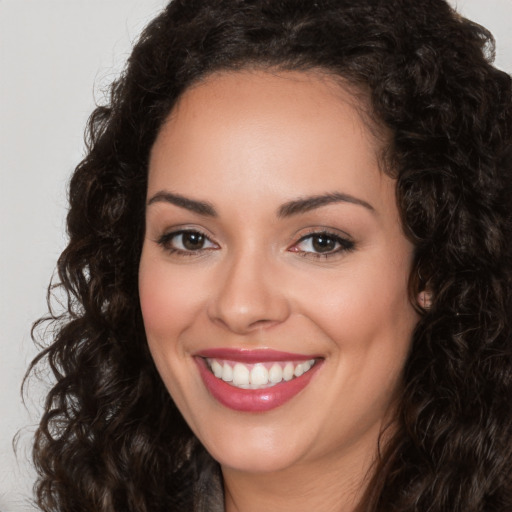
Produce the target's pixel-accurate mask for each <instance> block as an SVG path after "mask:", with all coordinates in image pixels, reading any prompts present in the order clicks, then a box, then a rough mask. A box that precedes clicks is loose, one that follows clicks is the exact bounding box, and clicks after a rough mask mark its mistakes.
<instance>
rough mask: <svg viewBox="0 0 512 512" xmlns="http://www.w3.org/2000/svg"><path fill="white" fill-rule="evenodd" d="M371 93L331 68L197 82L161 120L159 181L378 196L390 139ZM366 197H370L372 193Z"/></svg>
mask: <svg viewBox="0 0 512 512" xmlns="http://www.w3.org/2000/svg"><path fill="white" fill-rule="evenodd" d="M363 107H364V105H363V100H362V99H361V95H358V96H356V95H355V94H354V93H353V92H351V90H350V89H349V88H348V87H344V86H343V85H342V84H340V81H339V80H334V79H333V78H332V77H330V76H328V75H326V74H325V73H322V74H321V73H316V72H307V73H306V72H276V73H271V72H269V71H261V70H254V71H242V72H229V73H228V72H226V73H219V74H214V75H212V76H209V77H208V78H207V79H206V80H204V81H203V82H200V83H198V84H196V85H195V86H193V87H191V88H189V89H188V90H187V91H186V92H185V93H184V94H183V96H182V97H181V98H180V100H179V102H178V103H177V105H176V106H175V107H174V109H173V110H172V112H171V114H170V115H169V117H168V119H167V121H166V123H165V124H164V126H163V127H162V129H161V131H160V133H159V136H158V137H157V140H156V142H155V145H154V147H153V150H152V154H151V160H150V175H149V189H150V190H149V193H151V192H153V193H154V192H156V191H157V190H156V189H158V188H162V187H167V188H169V187H170V188H173V189H175V188H178V189H179V191H180V192H183V193H189V194H190V193H192V194H195V195H197V193H203V191H205V192H207V193H208V194H209V195H214V194H215V191H216V190H217V189H218V188H219V187H222V190H223V192H225V191H226V187H227V188H228V189H229V188H232V189H233V191H234V189H235V188H237V190H236V192H237V193H242V194H246V197H247V198H249V197H251V195H252V192H254V191H255V190H258V192H259V193H274V192H276V190H283V191H284V190H286V193H287V194H288V195H290V196H302V195H305V194H306V193H307V194H308V195H311V194H315V193H318V194H321V193H325V192H326V191H331V190H334V189H339V188H343V189H344V190H343V192H346V193H352V194H354V195H359V196H360V197H361V196H362V197H361V198H362V199H368V200H369V199H372V197H371V196H372V195H373V196H375V197H373V201H380V198H379V197H378V196H379V195H380V191H381V189H382V185H383V180H384V181H387V180H388V179H389V178H387V177H386V176H385V175H384V174H383V173H382V172H381V171H380V166H379V153H380V151H381V148H382V141H380V140H379V139H378V138H377V137H376V136H375V130H372V129H370V127H369V125H368V122H367V121H366V120H365V119H364V117H363V114H362V111H363V109H364V108H363ZM364 196H366V197H364Z"/></svg>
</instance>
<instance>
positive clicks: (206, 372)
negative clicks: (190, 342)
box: [195, 357, 321, 412]
mask: <svg viewBox="0 0 512 512" xmlns="http://www.w3.org/2000/svg"><path fill="white" fill-rule="evenodd" d="M195 361H196V363H197V366H198V368H199V373H200V375H201V378H202V379H203V382H204V385H205V386H206V388H207V389H208V391H209V392H210V394H211V395H212V396H213V397H214V398H215V399H216V400H217V401H218V402H220V403H221V404H222V405H224V406H225V407H228V408H229V409H233V410H235V411H242V412H265V411H270V410H272V409H275V408H276V407H280V406H281V405H283V404H285V403H286V402H288V401H289V400H291V399H292V398H293V397H294V396H296V395H298V394H299V393H300V392H301V391H302V390H303V389H304V388H305V387H306V386H307V385H308V384H309V382H310V381H311V379H312V377H313V375H314V374H315V373H316V372H317V370H318V369H319V368H320V366H321V363H320V362H318V361H317V363H316V364H315V365H314V366H313V367H312V368H311V369H310V370H308V371H307V372H306V373H304V374H302V375H301V376H300V377H296V378H294V379H292V380H289V381H282V382H280V383H279V384H275V385H274V386H271V387H268V388H264V389H240V388H237V387H235V386H231V385H230V384H227V383H226V382H224V381H223V380H221V379H218V378H217V377H215V376H214V375H213V373H212V372H211V371H210V369H209V368H208V366H207V364H206V361H205V360H204V359H203V358H202V357H196V358H195Z"/></svg>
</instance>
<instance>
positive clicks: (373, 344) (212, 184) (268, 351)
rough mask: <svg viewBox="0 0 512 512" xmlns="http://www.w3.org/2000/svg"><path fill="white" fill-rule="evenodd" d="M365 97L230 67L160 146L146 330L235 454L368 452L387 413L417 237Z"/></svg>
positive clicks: (170, 125)
mask: <svg viewBox="0 0 512 512" xmlns="http://www.w3.org/2000/svg"><path fill="white" fill-rule="evenodd" d="M356 105H357V101H356V99H355V98H354V97H353V96H351V95H350V93H349V92H347V91H346V90H344V89H343V88H341V86H340V85H337V84H335V83H334V82H333V81H332V80H331V79H328V78H326V77H322V76H321V75H319V74H314V73H291V72H283V73H278V74H275V73H270V72H264V71H253V72H249V71H247V72H233V73H223V74H217V75H214V76H212V77H210V78H209V79H207V80H206V81H205V82H202V83H201V84H199V85H196V86H194V87H193V88H190V89H189V90H188V91H187V92H185V94H184V95H183V96H182V98H181V100H180V101H179V104H178V105H177V106H176V107H175V108H174V110H173V111H172V113H171V115H170V116H169V118H168V120H167V122H166V123H165V125H164V126H163V128H162V129H161V131H160V133H159V135H158V138H157V140H156V143H155V145H154V147H153V150H152V154H151V160H150V166H149V185H148V194H147V218H146V237H145V240H144V247H143V251H142V257H141V261H140V275H139V286H140V300H141V307H142V313H143V317H144V322H145V328H146V333H147V339H148V343H149V347H150V350H151V353H152V356H153V358H154V361H155V363H156V366H157V368H158V371H159V373H160V375H161V377H162V379H163V382H164V383H165V385H166V387H167V388H168V390H169V392H170V394H171V395H172V398H173V399H174V401H175V403H176V405H177V406H178V408H179V409H180V411H181V413H182V414H183V416H184V417H185V419H186V421H187V422H188V424H189V425H190V427H191V428H192V430H193V431H194V432H195V434H196V435H197V437H198V438H199V439H200V441H201V442H202V443H203V444H204V446H205V447H206V448H207V449H208V451H209V452H210V453H211V454H212V455H213V457H214V458H216V459H217V460H218V461H219V462H220V463H221V464H222V465H223V467H224V469H226V468H231V469H232V470H238V471H251V472H254V471H256V472H261V471H263V472H268V471H278V470H284V469H286V468H290V467H299V466H302V467H304V465H305V464H317V463H322V464H324V463H327V462H329V461H330V462H331V463H332V464H334V465H336V464H337V463H338V462H337V461H343V460H344V461H347V460H350V459H351V457H352V460H353V461H364V460H365V461H368V460H370V459H371V458H372V457H373V456H374V454H375V451H376V442H377V437H378V434H379V432H380V430H381V428H382V427H383V424H384V423H386V422H387V421H389V419H390V410H391V409H392V405H393V401H394V399H396V396H397V393H399V388H400V377H401V372H402V368H403V365H404V361H405V359H406V356H407V353H408V350H409V345H410V340H411V334H412V331H413V328H414V326H415V324H416V322H417V316H416V314H415V312H414V309H413V307H412V306H411V304H410V302H409V300H408V293H407V289H408V288H407V284H408V276H409V272H410V268H411V259H412V249H413V248H412V246H411V243H410V242H409V241H408V240H407V239H406V238H405V236H404V234H403V232H402V229H401V225H400V220H399V214H398V211H397V207H396V203H395V182H394V181H393V180H392V179H391V178H389V177H388V176H387V175H386V174H384V173H383V172H382V171H381V170H380V168H379V164H378V153H379V144H378V143H377V142H376V140H375V139H374V136H373V135H372V134H371V133H370V131H369V130H368V127H367V125H366V124H365V122H364V121H363V120H362V119H361V117H360V113H359V112H358V110H357V106H356ZM355 464H358V465H362V464H364V463H363V462H357V463H355ZM323 467H325V465H324V466H323ZM354 469H355V468H354Z"/></svg>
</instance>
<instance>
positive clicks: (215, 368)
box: [212, 359, 222, 379]
mask: <svg viewBox="0 0 512 512" xmlns="http://www.w3.org/2000/svg"><path fill="white" fill-rule="evenodd" d="M212 372H213V375H215V377H217V379H221V378H222V365H221V364H220V363H219V362H218V361H216V360H215V359H214V360H213V361H212Z"/></svg>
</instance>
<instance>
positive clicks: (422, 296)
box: [416, 290, 432, 309]
mask: <svg viewBox="0 0 512 512" xmlns="http://www.w3.org/2000/svg"><path fill="white" fill-rule="evenodd" d="M416 300H417V301H418V305H419V306H420V307H422V308H423V309H429V308H430V306H432V294H431V293H430V292H428V291H425V290H424V291H422V292H420V293H418V297H417V299H416Z"/></svg>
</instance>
